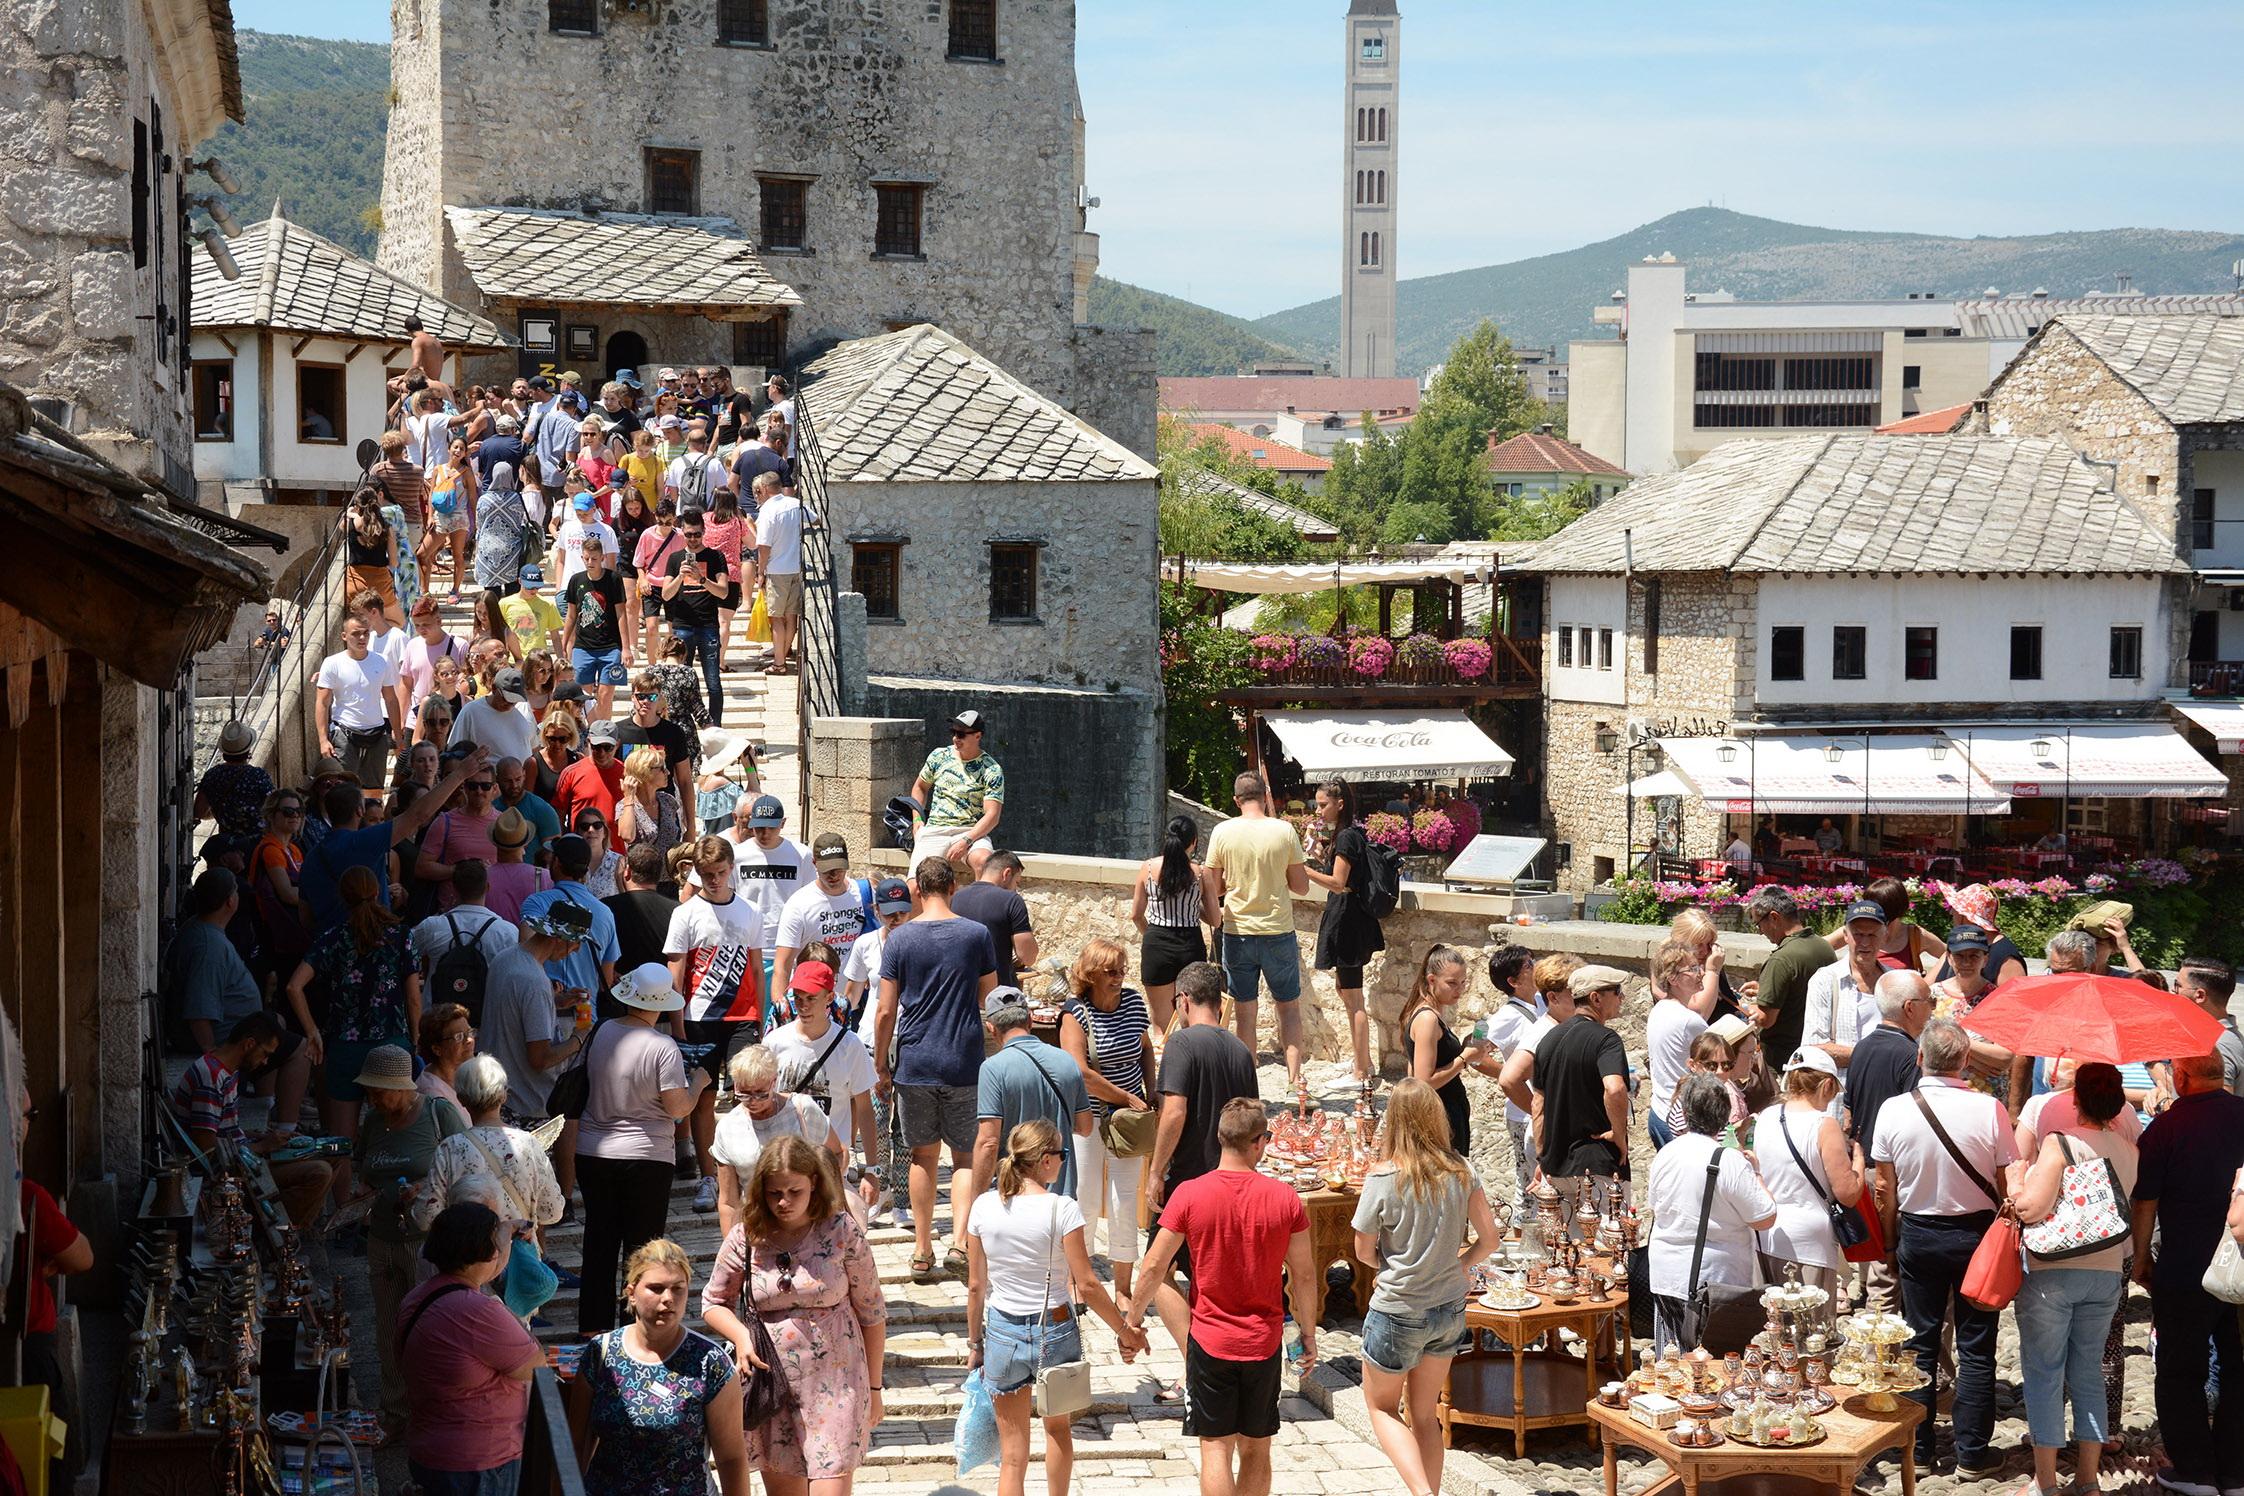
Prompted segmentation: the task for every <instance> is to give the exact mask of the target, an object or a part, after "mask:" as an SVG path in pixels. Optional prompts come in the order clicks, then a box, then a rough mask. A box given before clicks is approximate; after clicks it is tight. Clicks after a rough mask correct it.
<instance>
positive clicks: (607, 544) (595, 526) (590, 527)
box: [553, 490, 617, 592]
mask: <svg viewBox="0 0 2244 1496" xmlns="http://www.w3.org/2000/svg"><path fill="white" fill-rule="evenodd" d="M590 540H598V541H599V542H600V549H601V552H602V554H604V555H608V556H613V555H616V554H617V551H616V532H615V531H614V529H612V528H611V527H610V526H609V525H608V523H607V522H606V521H605V520H603V519H601V518H600V515H599V512H598V511H597V510H596V509H595V508H594V507H593V502H592V495H591V493H590V492H588V491H581V490H580V491H579V492H577V493H576V494H573V495H572V496H571V497H570V499H569V517H568V518H567V519H565V520H563V521H561V528H560V529H559V530H558V531H557V532H555V534H554V537H553V548H554V549H555V550H556V551H558V552H560V554H561V562H560V565H561V570H560V572H559V573H558V574H557V576H556V578H555V581H554V587H555V589H556V591H559V592H566V591H567V590H568V587H569V578H571V577H573V576H575V575H576V574H577V573H578V572H580V571H582V570H584V547H585V543H586V542H587V541H590Z"/></svg>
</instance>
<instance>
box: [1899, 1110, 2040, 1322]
mask: <svg viewBox="0 0 2244 1496" xmlns="http://www.w3.org/2000/svg"><path fill="white" fill-rule="evenodd" d="M1909 1094H1910V1095H1911V1096H1912V1097H1914V1098H1915V1099H1916V1103H1917V1110H1918V1111H1920V1112H1923V1113H1924V1114H1925V1122H1926V1123H1927V1124H1928V1125H1929V1126H1930V1127H1931V1128H1932V1135H1933V1136H1934V1137H1936V1138H1938V1139H1939V1140H1940V1146H1941V1147H1943V1148H1945V1149H1947V1150H1948V1156H1949V1157H1950V1158H1952V1159H1954V1160H1955V1161H1956V1167H1957V1168H1959V1169H1961V1170H1963V1171H1964V1173H1965V1174H1967V1175H1969V1176H1970V1177H1971V1182H1972V1183H1973V1184H1976V1185H1978V1186H1979V1190H1980V1193H1982V1194H1984V1195H1985V1196H1986V1197H1987V1198H1988V1199H1989V1200H1992V1201H1993V1202H1994V1205H1995V1222H1994V1224H1993V1225H1991V1226H1989V1227H1988V1228H1987V1234H1986V1235H1985V1236H1983V1237H1981V1238H1980V1239H1979V1245H1978V1247H1977V1248H1976V1249H1975V1250H1974V1251H1973V1252H1972V1254H1971V1262H1970V1263H1969V1264H1968V1265H1967V1266H1966V1267H1965V1268H1964V1276H1963V1282H1962V1283H1961V1284H1959V1285H1958V1286H1957V1289H1956V1292H1957V1293H1959V1294H1961V1295H1963V1298H1964V1301H1965V1302H1966V1303H1968V1304H1971V1305H1974V1306H1975V1307H1977V1308H1980V1309H1986V1310H1989V1311H1994V1310H2001V1309H2007V1308H2009V1307H2010V1301H2011V1300H2012V1299H2014V1298H2016V1297H2018V1290H2019V1289H2020V1288H2022V1287H2024V1286H2025V1282H2026V1263H2025V1259H2024V1258H2023V1256H2022V1255H2021V1254H2020V1251H2019V1230H2018V1218H2017V1216H2016V1215H2015V1214H2014V1213H2013V1212H2012V1211H2011V1208H2010V1202H2009V1201H2008V1200H2006V1199H2005V1198H2004V1197H2003V1193H2002V1191H2000V1190H1998V1189H1996V1188H1995V1187H1994V1186H1993V1185H1992V1184H1989V1183H1988V1182H1987V1176H1986V1175H1984V1174H1982V1173H1980V1172H1979V1171H1978V1170H1977V1169H1975V1168H1973V1167H1972V1163H1971V1160H1970V1159H1968V1158H1965V1157H1964V1156H1963V1150H1962V1149H1961V1148H1958V1147H1957V1146H1956V1140H1955V1139H1954V1138H1952V1137H1950V1136H1948V1129H1947V1128H1945V1127H1942V1126H1941V1125H1940V1118H1939V1117H1938V1116H1937V1115H1935V1114H1934V1112H1933V1110H1932V1104H1931V1103H1930V1102H1928V1101H1926V1100H1925V1093H1924V1092H1922V1091H1912V1092H1910V1093H1909Z"/></svg>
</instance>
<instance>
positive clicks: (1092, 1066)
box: [1068, 1003, 1161, 1158]
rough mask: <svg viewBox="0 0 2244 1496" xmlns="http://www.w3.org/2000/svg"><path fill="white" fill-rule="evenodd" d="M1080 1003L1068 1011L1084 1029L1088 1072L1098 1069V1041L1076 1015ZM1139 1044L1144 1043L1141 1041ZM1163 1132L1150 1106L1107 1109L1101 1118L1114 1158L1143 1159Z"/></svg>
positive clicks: (1105, 1142) (1102, 1132)
mask: <svg viewBox="0 0 2244 1496" xmlns="http://www.w3.org/2000/svg"><path fill="white" fill-rule="evenodd" d="M1076 1006H1077V1004H1073V1003H1071V1004H1069V1006H1068V1012H1069V1013H1070V1014H1071V1015H1072V1016H1073V1017H1074V1019H1075V1021H1076V1023H1077V1024H1078V1025H1079V1026H1081V1028H1082V1030H1083V1060H1084V1067H1085V1069H1087V1070H1096V1069H1098V1068H1099V1038H1098V1035H1097V1034H1096V1033H1094V1032H1093V1031H1092V1029H1091V1025H1090V1024H1089V1023H1086V1022H1085V1021H1084V1018H1083V1015H1082V1014H1081V1013H1077V1012H1075V1008H1076ZM1139 1042H1140V1044H1143V1042H1144V1041H1143V1040H1142V1039H1141V1040H1140V1041H1139ZM1160 1131H1161V1116H1160V1113H1158V1112H1156V1111H1154V1110H1153V1109H1152V1108H1150V1107H1142V1106H1125V1107H1111V1106H1110V1107H1108V1108H1107V1112H1106V1115H1105V1116H1104V1117H1101V1118H1100V1119H1099V1142H1100V1143H1101V1144H1103V1145H1104V1146H1105V1148H1106V1151H1107V1153H1108V1154H1109V1155H1110V1156H1112V1157H1114V1158H1144V1157H1145V1156H1146V1155H1147V1154H1149V1153H1151V1152H1152V1151H1153V1143H1154V1139H1155V1138H1156V1137H1158V1136H1159V1134H1160Z"/></svg>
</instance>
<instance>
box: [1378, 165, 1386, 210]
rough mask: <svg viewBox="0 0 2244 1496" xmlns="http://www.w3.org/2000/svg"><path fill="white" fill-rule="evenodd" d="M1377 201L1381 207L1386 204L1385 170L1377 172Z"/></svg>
mask: <svg viewBox="0 0 2244 1496" xmlns="http://www.w3.org/2000/svg"><path fill="white" fill-rule="evenodd" d="M1379 203H1380V206H1382V207H1384V206H1386V203H1387V174H1386V173H1385V172H1381V173H1380V174H1379Z"/></svg>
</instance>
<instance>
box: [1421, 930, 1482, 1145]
mask: <svg viewBox="0 0 2244 1496" xmlns="http://www.w3.org/2000/svg"><path fill="white" fill-rule="evenodd" d="M1467 979H1468V968H1467V967H1466V965H1465V953H1464V952H1463V951H1461V950H1458V949H1457V948H1456V947H1454V946H1447V945H1437V946H1435V947H1434V948H1433V949H1432V950H1430V951H1428V952H1426V959H1425V961H1424V962H1423V963H1421V964H1420V966H1419V968H1418V980H1417V982H1416V983H1415V984H1414V985H1413V986H1412V987H1411V989H1410V1001H1409V1002H1407V1003H1405V1004H1403V1011H1402V1032H1403V1046H1404V1053H1405V1054H1407V1055H1408V1056H1409V1058H1410V1073H1411V1075H1412V1076H1413V1077H1415V1078H1416V1079H1418V1080H1422V1081H1424V1082H1425V1083H1426V1084H1427V1085H1429V1086H1432V1087H1433V1088H1434V1090H1435V1092H1436V1093H1437V1094H1438V1095H1439V1096H1440V1097H1441V1107H1442V1110H1443V1111H1444V1112H1447V1113H1448V1114H1449V1138H1450V1144H1451V1146H1452V1147H1454V1148H1455V1149H1456V1150H1457V1151H1458V1152H1459V1153H1461V1154H1463V1155H1465V1156H1466V1157H1468V1158H1470V1157H1471V1156H1472V1148H1473V1104H1472V1099H1471V1098H1470V1097H1469V1096H1467V1095H1466V1094H1465V1072H1466V1071H1467V1070H1469V1069H1470V1070H1480V1071H1482V1072H1483V1073H1485V1074H1490V1075H1493V1074H1494V1073H1495V1070H1494V1069H1493V1068H1492V1067H1491V1066H1490V1064H1489V1056H1491V1055H1492V1054H1494V1053H1495V1049H1496V1046H1495V1045H1494V1043H1492V1042H1491V1041H1490V1040H1489V1039H1488V1038H1486V1037H1485V1036H1482V1035H1474V1036H1473V1037H1472V1038H1469V1039H1462V1040H1461V1039H1459V1038H1458V1037H1457V1036H1456V1035H1455V1034H1454V1033H1452V1032H1450V1028H1449V1016H1448V1015H1449V1012H1450V1010H1451V1009H1453V1008H1455V1007H1456V1006H1457V999H1459V998H1461V997H1463V996H1464V995H1465V983H1466V981H1467Z"/></svg>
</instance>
